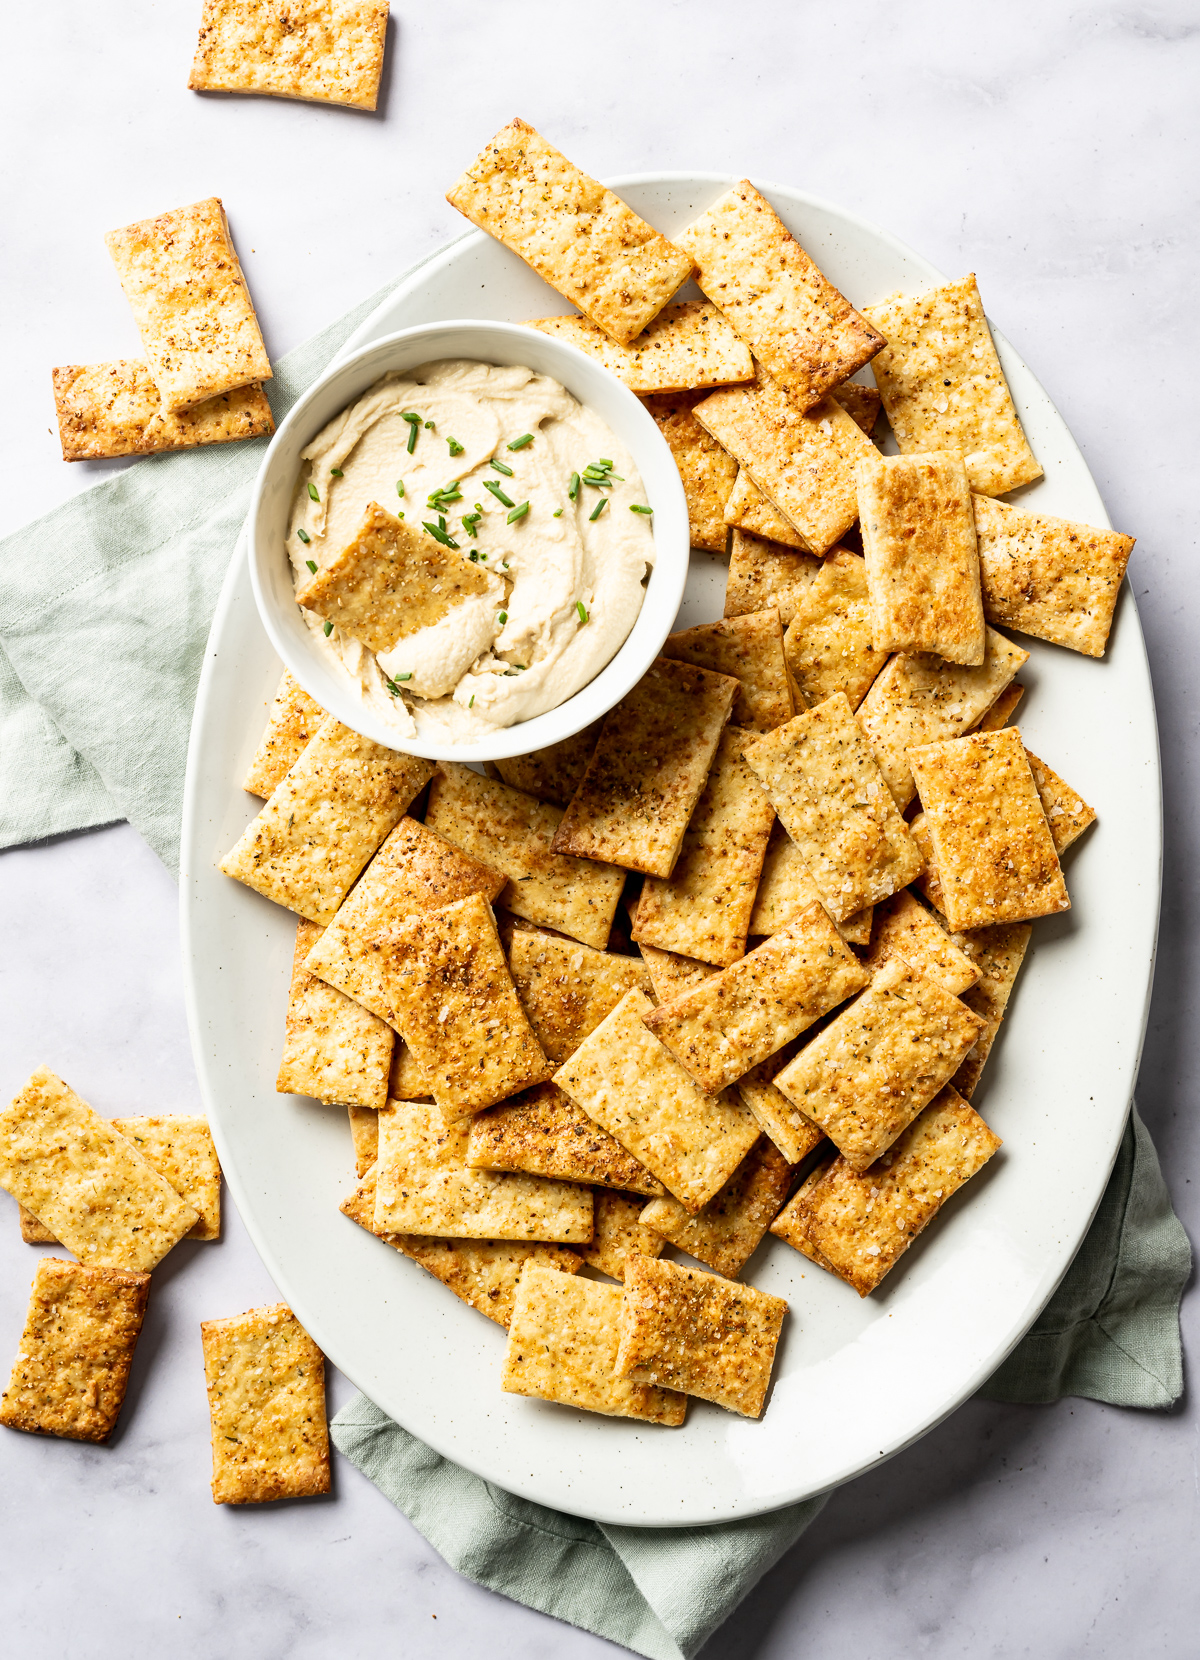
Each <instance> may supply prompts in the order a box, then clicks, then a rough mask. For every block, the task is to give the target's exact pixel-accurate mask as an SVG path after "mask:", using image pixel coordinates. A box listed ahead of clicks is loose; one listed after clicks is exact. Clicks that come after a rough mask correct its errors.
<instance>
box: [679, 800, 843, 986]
mask: <svg viewBox="0 0 1200 1660" xmlns="http://www.w3.org/2000/svg"><path fill="white" fill-rule="evenodd" d="M814 901H816V902H817V903H818V904H823V903H824V901H823V900H822V899H821V894H820V891H819V890H818V888H817V884H816V883H815V882H814V881H813V879H812V877H811V876H810V875H809V873H808V867H807V865H806V864H805V863H804V860H803V858H802V856H801V853H800V849H799V848H798V847H797V846H796V844H795V842H794V841H793V840H792V838H791V837H790V836H789V835H788V833H787V831H786V830H785V829H784V828H783V825H782V824H780V823H779V822H778V820H777V821H776V823H775V828H774V829H773V830H772V831H771V839H770V841H768V843H767V854H766V858H765V859H764V860H763V868H762V876H761V877H760V879H759V883H758V892H757V893H756V894H755V896H754V909H753V911H751V913H750V933H751V934H752V935H753V934H763V935H768V934H777V933H778V932H779V930H780V929H781V928H786V927H787V926H788V924H789V923H790V922H794V921H795V920H796V918H797V917H798V916H799V915H800V914H801V912H802V911H806V910H807V909H808V907H809V906H810V905H811V904H813V902H814ZM871 915H872V907H871V906H869V905H868V906H867V907H866V909H865V910H862V911H856V912H855V914H854V915H853V916H848V917H846V918H844V919H843V921H841V922H835V923H834V927H835V928H836V929H837V931H838V933H839V934H840V935H841V936H842V938H843V939H844V940H845V941H846V943H847V945H866V944H868V943H869V941H870V938H871ZM659 1001H660V1002H665V1001H666V999H665V998H662V997H660V999H659Z"/></svg>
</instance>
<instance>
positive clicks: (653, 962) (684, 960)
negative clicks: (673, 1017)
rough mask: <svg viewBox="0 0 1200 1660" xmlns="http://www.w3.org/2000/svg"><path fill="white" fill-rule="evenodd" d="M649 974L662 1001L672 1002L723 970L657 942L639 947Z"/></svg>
mask: <svg viewBox="0 0 1200 1660" xmlns="http://www.w3.org/2000/svg"><path fill="white" fill-rule="evenodd" d="M638 950H639V951H640V952H641V953H642V960H643V961H644V962H645V964H646V968H647V970H648V971H649V974H650V985H651V988H652V989H653V992H654V996H655V997H656V999H657V1000H658V1002H660V1003H669V1002H670V1001H671V999H672V998H673V997H677V996H678V995H679V993H680V992H681V991H686V990H687V989H688V987H689V986H698V985H700V984H701V982H702V981H704V980H708V979H711V978H712V976H713V975H714V974H719V973H720V972H721V971H720V969H718V968H714V967H713V966H712V964H711V963H702V962H697V960H696V959H695V957H681V956H680V955H679V954H678V952H675V951H660V950H659V948H658V947H657V946H656V945H647V944H645V943H643V944H640V945H639V946H638Z"/></svg>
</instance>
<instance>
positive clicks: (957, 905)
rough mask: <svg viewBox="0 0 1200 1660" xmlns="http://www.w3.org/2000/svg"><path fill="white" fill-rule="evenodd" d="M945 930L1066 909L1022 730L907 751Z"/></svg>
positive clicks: (981, 734)
mask: <svg viewBox="0 0 1200 1660" xmlns="http://www.w3.org/2000/svg"><path fill="white" fill-rule="evenodd" d="M908 759H909V764H910V765H911V767H912V769H913V777H914V778H915V780H916V784H917V789H918V791H919V792H920V796H921V806H922V807H923V808H924V811H925V819H926V823H927V824H928V827H929V836H930V840H931V841H932V843H933V856H934V859H935V860H936V862H937V870H938V879H939V881H940V883H941V890H942V903H941V909H942V910H943V911H944V913H945V915H946V920H947V921H948V922H949V924H950V927H951V928H952V929H953V930H954V931H955V932H958V931H960V930H962V929H964V928H988V927H990V926H991V925H992V924H993V923H997V922H1028V921H1031V920H1032V919H1033V918H1034V917H1039V916H1053V915H1054V914H1055V913H1056V912H1058V911H1066V910H1069V909H1070V907H1071V901H1070V899H1069V898H1068V897H1067V885H1066V883H1065V881H1064V880H1063V873H1062V867H1061V865H1060V864H1059V862H1058V854H1057V852H1056V851H1055V847H1054V838H1053V836H1052V835H1051V833H1050V827H1049V825H1048V824H1047V822H1046V814H1045V812H1044V811H1043V808H1042V803H1041V800H1040V798H1039V796H1038V792H1037V786H1036V785H1035V783H1034V781H1033V773H1032V771H1031V770H1030V766H1029V760H1028V757H1027V756H1026V754H1025V748H1024V745H1023V744H1022V743H1021V734H1020V731H1019V730H1018V729H1017V727H1015V726H1006V727H1004V728H1003V729H1002V730H1001V731H999V732H974V733H971V734H970V735H969V736H968V737H965V738H955V739H953V740H951V741H948V742H944V743H935V744H923V745H922V746H921V747H919V748H917V749H911V750H909V752H908Z"/></svg>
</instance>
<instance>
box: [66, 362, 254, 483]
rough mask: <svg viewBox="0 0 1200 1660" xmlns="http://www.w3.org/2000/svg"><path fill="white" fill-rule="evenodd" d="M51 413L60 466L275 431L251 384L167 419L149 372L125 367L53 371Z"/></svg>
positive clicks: (168, 415)
mask: <svg viewBox="0 0 1200 1660" xmlns="http://www.w3.org/2000/svg"><path fill="white" fill-rule="evenodd" d="M54 407H55V411H56V412H57V415H58V437H59V442H60V443H61V444H62V454H63V460H64V461H97V460H107V459H109V458H110V457H112V456H115V455H155V454H157V453H158V452H159V451H162V450H191V449H197V448H199V446H200V445H202V444H228V443H230V442H232V441H233V440H234V439H238V438H262V437H265V436H267V435H268V434H270V433H272V432H274V431H275V421H274V418H273V417H272V415H271V406H270V404H269V403H268V402H267V398H266V393H265V392H264V391H263V389H262V387H261V386H259V385H258V384H257V382H254V383H252V384H251V385H249V386H239V387H238V388H237V390H236V391H233V392H223V393H222V394H221V396H220V397H219V398H210V399H209V400H208V401H207V402H206V403H199V404H195V405H193V407H192V408H191V409H182V410H180V411H179V412H178V413H177V414H171V412H170V411H169V410H166V409H164V408H163V404H162V399H161V397H160V396H159V393H158V387H157V386H155V384H154V380H153V377H152V376H151V374H150V370H149V369H148V368H147V367H146V365H145V364H144V363H138V362H134V361H132V360H129V359H126V360H123V361H121V362H117V363H88V364H83V363H69V364H66V365H65V366H63V367H62V368H58V369H55V370H54Z"/></svg>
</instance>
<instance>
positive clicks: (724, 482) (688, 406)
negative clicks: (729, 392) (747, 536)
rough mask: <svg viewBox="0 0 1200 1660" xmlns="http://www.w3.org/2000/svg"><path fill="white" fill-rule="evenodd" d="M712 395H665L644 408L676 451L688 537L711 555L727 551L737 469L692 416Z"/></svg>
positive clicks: (647, 401)
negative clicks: (727, 515)
mask: <svg viewBox="0 0 1200 1660" xmlns="http://www.w3.org/2000/svg"><path fill="white" fill-rule="evenodd" d="M707 396H708V392H707V391H701V392H673V393H663V394H661V395H659V396H655V397H644V398H643V399H642V402H643V403H644V404H645V406H646V409H647V411H648V412H649V414H650V415H652V416H653V417H654V421H655V424H656V425H657V427H658V430H659V431H660V432H661V433H662V435H663V437H664V438H665V439H666V441H667V443H668V445H669V446H670V449H671V454H672V456H673V457H674V460H675V466H676V468H677V469H678V471H679V478H680V482H681V483H682V485H683V494H684V497H685V499H686V501H687V510H688V535H689V538H690V540H691V544H692V546H693V547H694V548H702V549H703V550H704V551H705V552H706V553H720V554H723V553H725V552H726V551H727V549H726V544H727V542H728V541H729V530H728V527H727V525H726V522H725V508H726V504H727V502H728V501H729V497H730V493H731V491H732V490H733V486H734V480H735V478H736V477H737V470H738V465H737V462H736V461H735V460H734V459H733V457H732V456H731V455H730V454H729V453H728V451H726V450H724V449H723V448H722V447H721V445H720V444H718V443H717V441H716V439H715V438H713V437H711V436H710V435H709V434H708V433H707V432H705V430H704V428H703V427H702V426H701V425H700V423H699V421H698V420H697V419H696V417H695V415H694V414H693V413H692V412H693V410H694V409H695V407H696V405H697V404H698V403H699V402H700V400H701V398H706V397H707Z"/></svg>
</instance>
